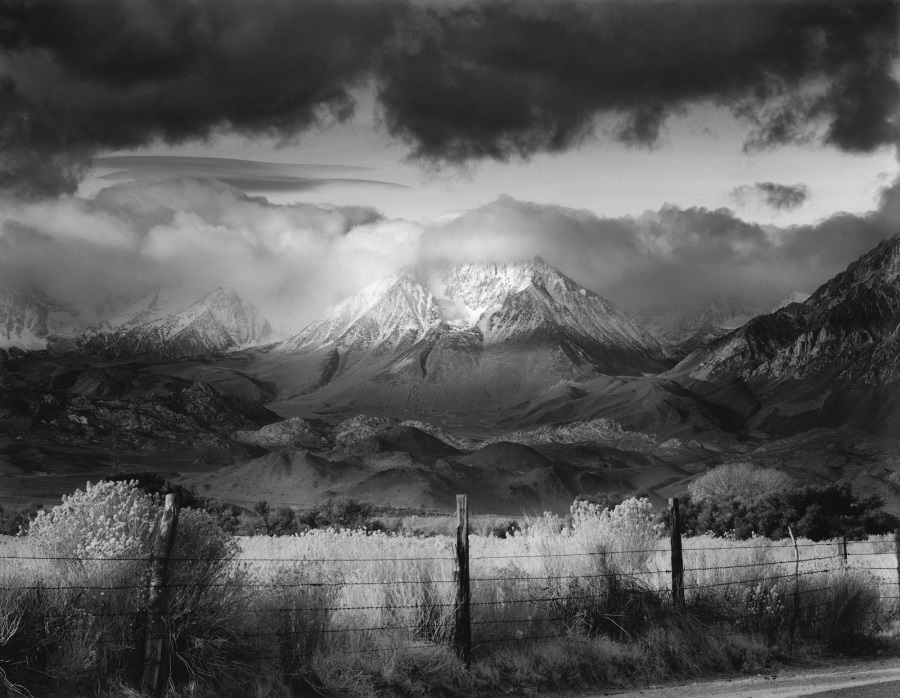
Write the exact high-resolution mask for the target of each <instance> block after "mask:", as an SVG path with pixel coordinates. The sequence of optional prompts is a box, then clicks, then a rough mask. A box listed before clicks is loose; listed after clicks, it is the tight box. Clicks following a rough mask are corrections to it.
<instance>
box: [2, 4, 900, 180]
mask: <svg viewBox="0 0 900 698" xmlns="http://www.w3.org/2000/svg"><path fill="white" fill-rule="evenodd" d="M897 34H898V18H897V5H896V3H895V2H893V1H889V0H872V1H871V2H851V1H850V0H784V1H782V2H770V1H768V0H735V1H733V2H720V1H719V0H684V1H683V2H678V1H672V2H654V1H652V0H647V1H646V2H640V1H638V0H605V1H604V2H537V1H536V0H521V1H520V2H506V1H504V0H487V1H486V2H478V3H475V2H472V3H466V2H462V3H460V2H455V3H449V4H429V3H427V2H422V3H419V4H412V5H410V4H408V3H406V2H403V1H402V0H377V1H376V0H372V1H363V0H305V1H303V2H297V1H295V0H256V1H254V2H247V1H246V0H196V1H195V2H183V1H182V0H131V1H129V2H121V0H0V157H2V163H0V188H2V189H6V190H9V191H12V192H14V193H16V194H18V195H21V196H32V197H34V196H40V195H46V194H53V193H58V192H66V191H68V192H71V191H72V190H73V189H74V187H75V186H76V184H77V182H78V179H79V177H80V176H82V174H83V171H84V169H85V167H86V166H88V164H89V163H90V158H91V156H92V155H94V154H96V153H97V152H98V151H103V150H109V149H122V148H136V147H139V146H143V145H147V144H149V143H152V142H154V141H156V140H162V141H166V142H170V143H178V142H183V141H187V140H192V139H203V138H207V137H211V136H214V135H215V134H216V133H218V132H220V131H235V132H238V133H242V134H249V135H264V136H270V137H275V138H280V139H290V138H292V137H295V136H297V135H298V134H300V133H302V132H303V131H304V130H306V129H308V128H310V127H311V126H313V125H314V124H319V123H322V122H327V121H328V120H342V119H347V118H349V116H350V115H351V114H352V111H353V107H354V102H353V98H352V90H353V89H354V88H355V87H358V86H360V85H363V84H372V85H374V87H375V91H376V94H377V97H378V108H379V110H380V115H381V119H382V122H383V125H384V127H385V128H386V130H387V131H388V132H389V133H390V134H392V135H393V136H395V137H397V138H399V139H401V140H403V141H406V142H407V143H408V144H409V146H410V148H411V153H412V154H413V156H415V157H418V158H422V159H424V160H429V161H433V162H435V163H441V162H448V161H449V162H464V161H469V160H475V159H479V158H494V159H498V160H506V159H508V158H510V157H528V156H530V155H532V154H534V153H536V152H544V151H551V152H552V151H561V150H565V149H567V148H570V147H573V146H574V145H576V144H578V143H579V142H580V141H582V140H583V139H584V138H587V137H590V136H592V135H593V134H594V133H595V129H596V128H597V120H598V118H600V119H601V120H602V119H606V120H607V121H608V120H609V119H612V120H613V123H614V125H613V126H611V127H610V126H609V125H608V124H607V125H606V126H605V127H604V129H605V130H604V132H606V131H607V130H608V131H609V133H610V135H611V136H612V137H614V138H618V139H620V140H622V141H624V142H627V143H631V144H635V145H652V144H654V143H656V142H657V140H658V139H659V136H660V133H661V131H662V129H663V128H664V125H665V122H666V119H667V118H668V116H669V115H670V114H672V113H674V112H678V111H681V110H684V109H686V108H688V107H689V106H691V105H693V104H698V103H713V104H718V105H720V106H725V107H728V108H730V109H731V110H733V112H734V113H735V114H737V115H738V116H739V117H740V118H742V119H744V120H745V121H746V122H747V123H748V125H749V128H750V129H751V130H750V133H749V135H748V140H747V148H748V149H758V148H767V147H773V146H777V145H781V144H784V143H790V142H797V141H804V140H810V139H811V138H813V137H814V136H816V127H817V126H818V127H820V130H822V129H824V130H823V131H822V132H821V133H819V134H818V135H817V136H816V137H819V136H821V138H822V139H823V140H824V141H825V142H826V143H828V144H830V145H832V146H834V147H837V148H840V149H842V150H848V151H854V152H860V151H861V152H867V151H871V150H873V149H875V148H878V147H880V146H883V145H887V144H891V145H893V144H896V142H897V140H898V121H897V119H898V117H897V114H898V111H900V87H898V84H897V80H896V79H895V77H894V76H893V74H892V72H891V70H892V65H893V61H895V60H896V58H897V52H898V49H897V40H896V39H897Z"/></svg>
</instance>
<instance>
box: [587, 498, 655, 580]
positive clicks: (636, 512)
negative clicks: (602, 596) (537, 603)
mask: <svg viewBox="0 0 900 698" xmlns="http://www.w3.org/2000/svg"><path fill="white" fill-rule="evenodd" d="M570 512H571V514H572V533H573V536H574V537H576V538H578V539H580V540H581V541H583V545H584V546H585V548H586V549H588V550H594V551H597V552H598V553H599V552H605V553H607V554H608V555H609V556H610V560H609V562H610V564H612V565H613V566H614V567H615V568H616V569H618V570H619V571H622V572H629V573H636V572H642V571H646V570H647V568H648V564H649V562H650V561H651V560H653V559H655V556H656V552H657V549H659V548H660V544H661V543H660V541H661V538H662V536H663V533H664V530H665V527H664V526H663V524H662V523H659V522H658V521H657V519H656V515H655V513H654V512H653V505H652V504H650V501H649V500H648V499H647V498H645V497H642V498H640V499H638V498H636V497H630V498H628V499H626V500H625V501H624V502H622V503H621V504H619V505H618V506H616V507H615V508H613V509H606V508H604V507H601V506H599V505H597V504H591V503H590V502H586V501H583V500H576V501H575V502H574V503H573V504H572V507H571V508H570Z"/></svg>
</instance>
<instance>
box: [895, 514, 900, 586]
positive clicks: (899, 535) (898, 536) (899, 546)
mask: <svg viewBox="0 0 900 698" xmlns="http://www.w3.org/2000/svg"><path fill="white" fill-rule="evenodd" d="M894 555H895V556H896V558H897V588H898V589H900V528H898V529H897V530H896V531H894Z"/></svg>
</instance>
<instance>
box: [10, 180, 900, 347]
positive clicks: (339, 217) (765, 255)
mask: <svg viewBox="0 0 900 698" xmlns="http://www.w3.org/2000/svg"><path fill="white" fill-rule="evenodd" d="M898 202H900V184H897V183H895V184H894V185H893V186H891V187H889V188H886V189H885V190H884V191H883V192H882V196H881V201H880V204H879V205H878V207H877V208H876V209H875V210H873V211H872V212H871V213H869V214H866V215H863V216H855V215H849V214H836V215H834V216H832V217H830V218H828V219H827V220H824V221H821V222H819V223H818V224H816V225H810V226H795V227H791V228H773V227H766V228H763V227H761V226H759V225H756V224H753V223H749V222H746V221H743V220H741V219H740V218H738V217H737V216H736V215H735V214H734V213H733V212H732V211H730V210H728V209H717V210H709V209H704V208H688V209H682V208H678V207H674V206H665V207H663V208H662V209H660V210H659V211H656V212H647V213H645V214H644V215H642V216H640V217H637V218H632V217H623V218H601V217H598V216H596V215H595V214H593V213H591V212H588V211H578V210H573V209H566V208H562V207H556V206H546V205H537V204H531V203H526V202H521V201H517V200H515V199H511V198H508V197H501V198H500V199H498V200H496V201H494V202H492V203H489V204H487V205H485V206H482V207H479V208H477V209H474V210H472V211H470V212H468V213H466V214H464V215H462V216H460V217H458V218H456V219H454V220H451V221H449V222H444V223H441V224H437V225H431V226H429V227H425V226H423V225H420V224H417V223H415V222H409V221H403V220H390V219H386V218H384V217H383V216H382V215H380V214H379V213H378V212H377V211H376V210H374V209H370V208H359V207H329V206H324V205H311V204H294V205H276V204H272V203H270V202H268V201H267V200H266V199H264V198H262V197H250V196H247V195H246V194H243V193H241V192H240V191H238V190H237V189H235V188H233V187H231V186H229V185H227V184H223V183H221V182H216V181H202V182H201V181H194V180H184V179H177V180H166V181H159V182H156V183H146V182H144V183H138V184H118V185H115V186H112V187H109V188H107V189H104V190H102V191H100V192H99V193H98V194H96V196H94V197H93V198H77V197H69V198H61V199H57V200H48V201H41V202H31V203H25V202H21V201H18V202H17V201H13V200H8V201H3V202H0V284H3V285H12V286H16V287H26V288H34V287H36V288H39V289H41V290H42V291H44V292H46V293H48V294H49V295H51V296H54V297H57V298H60V299H62V300H65V301H68V302H70V303H71V304H72V305H75V306H76V307H78V306H83V307H88V306H92V305H96V304H98V303H100V302H102V301H104V300H106V299H108V298H109V297H110V296H116V297H135V296H138V295H140V294H142V293H146V292H148V291H150V290H152V289H154V288H157V287H160V286H176V287H186V288H189V289H191V290H194V291H196V292H197V293H198V294H200V293H203V292H206V291H209V290H211V289H213V288H215V287H217V286H232V287H234V288H236V289H237V290H238V292H239V293H240V294H241V295H243V296H244V297H246V298H247V299H248V300H251V301H252V302H254V303H256V304H257V305H258V306H259V307H260V308H261V309H262V311H263V312H264V313H265V314H266V315H267V316H268V317H269V318H270V320H272V321H273V323H274V324H275V325H276V327H278V328H280V329H281V331H283V332H292V331H297V330H299V329H300V328H302V327H303V326H304V325H305V324H306V323H308V322H309V321H311V320H312V319H313V318H314V317H315V316H316V315H317V314H318V313H320V312H321V311H322V310H323V309H325V308H326V307H327V306H329V305H331V304H333V303H335V302H337V301H339V300H341V299H342V298H344V297H346V296H347V295H349V294H351V293H353V292H355V291H356V290H358V289H359V288H361V287H362V286H364V285H366V284H367V283H370V282H372V281H374V280H376V279H378V278H380V277H382V276H384V275H385V274H387V273H389V272H391V271H393V270H394V269H396V268H398V267H401V266H406V265H412V264H416V263H442V262H467V261H482V260H490V261H517V260H522V259H528V258H531V257H534V256H537V255H539V256H541V257H543V258H544V259H546V260H547V261H548V262H550V263H551V264H553V265H554V266H556V267H558V268H559V269H560V270H562V271H563V272H564V273H566V274H568V275H570V276H572V277H573V278H574V279H575V280H576V281H578V282H579V283H581V284H583V285H585V286H587V287H588V288H591V289H593V290H596V291H597V292H599V293H601V294H602V295H604V296H606V297H608V298H610V299H611V300H613V301H614V302H616V303H618V304H619V305H621V306H623V307H624V308H626V309H627V310H630V311H632V312H638V311H643V310H656V311H663V310H671V309H682V310H684V311H689V310H692V309H693V308H694V307H696V306H698V305H701V304H703V303H706V302H709V301H710V300H713V299H715V298H719V297H722V296H726V297H733V298H736V299H744V300H749V301H752V302H759V303H773V302H775V301H777V300H779V299H780V298H782V297H784V296H786V295H787V294H788V293H790V292H792V291H795V290H801V291H812V290H813V289H814V288H815V287H816V286H818V285H819V284H821V283H822V282H824V281H825V280H827V279H828V278H830V277H831V276H833V275H834V274H835V273H837V272H838V271H840V270H841V269H843V268H844V267H846V265H847V264H848V263H849V262H850V261H852V260H853V259H855V258H856V257H857V256H859V255H860V254H862V253H863V252H865V251H867V250H868V249H870V248H871V247H873V246H874V245H875V244H877V242H878V241H879V240H880V239H882V238H884V237H887V236H889V235H892V234H894V233H897V232H900V203H898Z"/></svg>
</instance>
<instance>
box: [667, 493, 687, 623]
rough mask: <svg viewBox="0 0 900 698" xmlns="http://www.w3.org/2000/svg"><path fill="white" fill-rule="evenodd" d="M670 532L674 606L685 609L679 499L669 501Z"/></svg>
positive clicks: (674, 498)
mask: <svg viewBox="0 0 900 698" xmlns="http://www.w3.org/2000/svg"><path fill="white" fill-rule="evenodd" d="M669 532H670V536H671V538H670V540H671V547H672V605H673V606H675V608H684V558H683V557H682V555H681V513H680V512H679V510H678V497H673V498H672V499H670V500H669Z"/></svg>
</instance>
